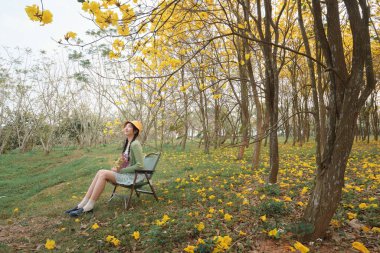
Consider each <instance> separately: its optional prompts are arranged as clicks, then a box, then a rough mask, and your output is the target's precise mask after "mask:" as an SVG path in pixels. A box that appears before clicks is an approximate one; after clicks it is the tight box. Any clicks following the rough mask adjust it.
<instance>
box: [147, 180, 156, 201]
mask: <svg viewBox="0 0 380 253" xmlns="http://www.w3.org/2000/svg"><path fill="white" fill-rule="evenodd" d="M148 184H149V186H150V189H151V190H152V193H153V196H154V198H155V199H156V201H158V197H157V195H156V191H155V190H154V188H153V185H152V184H151V183H150V181H149V180H148Z"/></svg>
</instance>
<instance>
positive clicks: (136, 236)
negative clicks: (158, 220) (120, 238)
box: [132, 231, 140, 240]
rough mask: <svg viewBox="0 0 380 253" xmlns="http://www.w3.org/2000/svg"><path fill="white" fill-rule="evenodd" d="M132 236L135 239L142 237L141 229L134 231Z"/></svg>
mask: <svg viewBox="0 0 380 253" xmlns="http://www.w3.org/2000/svg"><path fill="white" fill-rule="evenodd" d="M132 237H133V238H134V239H135V240H138V239H139V238H140V232H139V231H135V232H133V234H132Z"/></svg>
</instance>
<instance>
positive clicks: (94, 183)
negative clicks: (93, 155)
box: [84, 170, 102, 199]
mask: <svg viewBox="0 0 380 253" xmlns="http://www.w3.org/2000/svg"><path fill="white" fill-rule="evenodd" d="M101 171H102V170H98V172H96V175H95V177H94V179H93V180H92V183H91V184H90V187H88V190H87V193H86V196H84V197H85V198H88V199H90V197H91V194H92V192H93V190H94V187H95V185H96V182H97V181H98V178H99V174H101Z"/></svg>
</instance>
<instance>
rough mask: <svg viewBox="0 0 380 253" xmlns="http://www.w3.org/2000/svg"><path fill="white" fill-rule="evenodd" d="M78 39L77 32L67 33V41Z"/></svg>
mask: <svg viewBox="0 0 380 253" xmlns="http://www.w3.org/2000/svg"><path fill="white" fill-rule="evenodd" d="M76 37H77V34H76V33H75V32H67V33H66V34H65V40H69V39H75V38H76Z"/></svg>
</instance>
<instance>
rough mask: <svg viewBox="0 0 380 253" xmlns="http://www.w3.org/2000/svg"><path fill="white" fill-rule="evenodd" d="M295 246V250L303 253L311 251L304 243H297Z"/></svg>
mask: <svg viewBox="0 0 380 253" xmlns="http://www.w3.org/2000/svg"><path fill="white" fill-rule="evenodd" d="M293 246H294V248H296V249H297V250H299V251H300V252H301V253H307V252H309V251H310V250H309V248H308V247H306V246H305V245H303V244H302V243H300V242H298V241H296V243H295V244H294V245H293Z"/></svg>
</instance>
